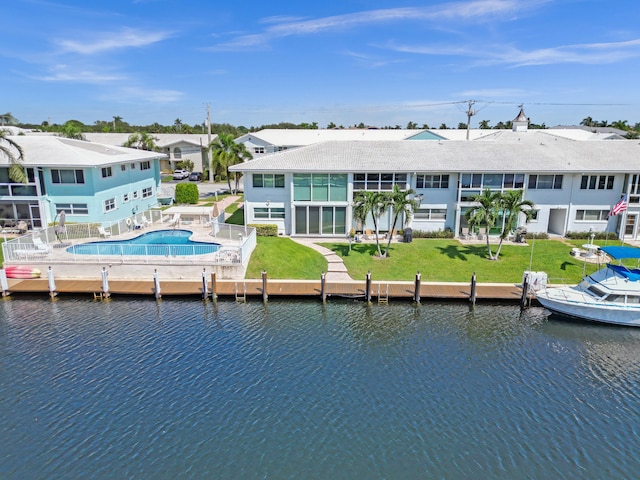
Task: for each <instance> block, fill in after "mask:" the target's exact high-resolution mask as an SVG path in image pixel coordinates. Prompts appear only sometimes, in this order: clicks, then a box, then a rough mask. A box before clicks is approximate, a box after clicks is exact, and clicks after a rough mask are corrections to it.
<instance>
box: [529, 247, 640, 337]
mask: <svg viewBox="0 0 640 480" xmlns="http://www.w3.org/2000/svg"><path fill="white" fill-rule="evenodd" d="M600 250H601V251H602V252H604V253H605V254H607V255H608V256H609V257H611V258H613V259H614V260H622V259H635V260H636V263H637V262H638V260H640V248H635V247H625V246H622V247H601V248H600ZM535 295H536V298H537V300H538V301H539V302H540V303H541V304H542V306H543V307H545V308H547V309H548V310H550V311H551V312H553V313H557V314H560V315H564V316H568V317H573V318H579V319H582V320H589V321H593V322H602V323H609V324H616V325H627V326H634V327H640V269H638V268H628V267H626V266H624V265H622V264H621V263H619V264H613V263H607V264H606V266H605V267H604V268H602V269H600V270H598V271H597V272H595V273H593V274H591V275H589V276H587V277H585V278H583V279H582V281H581V282H580V283H579V284H578V285H575V286H563V287H560V286H558V287H554V286H545V287H544V288H541V289H539V290H537V291H536V292H535Z"/></svg>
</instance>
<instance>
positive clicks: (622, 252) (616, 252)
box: [600, 247, 640, 260]
mask: <svg viewBox="0 0 640 480" xmlns="http://www.w3.org/2000/svg"><path fill="white" fill-rule="evenodd" d="M600 250H602V251H603V252H604V253H606V254H607V255H609V256H610V257H611V258H615V259H616V260H619V259H621V258H637V259H640V248H636V247H600Z"/></svg>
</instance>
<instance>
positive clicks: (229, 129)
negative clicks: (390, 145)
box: [0, 113, 640, 138]
mask: <svg viewBox="0 0 640 480" xmlns="http://www.w3.org/2000/svg"><path fill="white" fill-rule="evenodd" d="M3 125H16V126H19V127H22V128H29V129H34V130H41V131H45V132H55V133H59V134H62V135H64V136H68V137H73V138H81V133H82V132H84V133H114V132H115V133H131V132H140V133H147V134H155V133H185V134H187V133H196V134H204V133H207V131H208V129H207V125H206V123H204V122H203V123H200V124H194V125H189V124H187V123H183V122H182V120H180V119H179V118H176V119H175V120H174V122H173V124H172V125H161V124H159V123H157V122H156V123H152V124H151V125H131V124H129V123H128V122H126V121H125V120H124V119H123V118H122V117H120V116H114V117H113V118H112V119H111V120H96V121H95V122H94V123H93V125H86V124H84V123H82V122H80V121H79V120H68V121H67V122H65V123H64V124H56V123H49V122H48V121H43V122H42V123H40V124H39V125H36V124H26V123H20V122H19V121H18V119H17V118H15V117H14V116H13V115H12V114H11V113H5V114H0V127H1V126H3ZM580 125H582V126H585V127H594V128H595V127H611V128H616V129H618V130H623V131H625V132H627V133H626V136H627V138H638V137H639V136H640V122H638V123H636V124H634V125H630V124H629V122H628V121H627V120H616V121H615V122H611V123H609V122H608V121H607V120H602V121H599V120H594V119H593V118H591V117H586V118H584V119H583V120H582V121H581V122H580ZM512 127H513V122H512V121H511V120H507V121H504V122H503V121H499V122H498V123H496V124H494V125H491V124H490V123H489V120H480V121H479V123H478V128H480V129H483V130H487V129H498V130H500V129H507V130H508V129H511V128H512ZM318 128H320V127H319V126H318V122H310V123H309V122H302V123H291V122H280V123H272V124H266V125H260V126H251V127H245V126H243V125H239V126H234V125H231V124H228V123H212V124H211V133H212V134H217V135H222V134H225V135H231V136H232V137H233V138H237V137H240V136H241V135H244V134H245V133H249V132H257V131H259V130H264V129H292V130H293V129H309V130H317V129H318ZM326 128H328V129H345V128H360V129H384V130H400V129H402V128H403V127H402V126H400V125H394V126H390V125H387V126H384V127H374V126H369V125H367V124H365V123H364V122H360V123H355V124H353V125H351V126H348V127H344V126H343V125H337V124H336V123H334V122H329V123H328V124H327V126H326ZM405 128H406V129H408V130H418V129H420V130H427V129H431V128H433V127H430V126H429V125H428V124H426V123H423V124H421V125H419V124H418V123H416V122H413V121H409V122H408V123H407V125H406V127H405ZM449 128H458V129H466V128H467V124H466V123H463V122H460V123H458V125H457V127H449V126H448V125H447V124H446V123H441V124H440V126H439V127H437V129H438V130H446V129H449ZM529 128H531V129H543V128H547V126H546V125H545V124H544V123H542V124H536V123H529Z"/></svg>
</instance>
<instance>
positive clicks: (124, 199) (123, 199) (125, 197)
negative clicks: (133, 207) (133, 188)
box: [122, 193, 129, 203]
mask: <svg viewBox="0 0 640 480" xmlns="http://www.w3.org/2000/svg"><path fill="white" fill-rule="evenodd" d="M128 201H129V194H128V193H125V194H123V195H122V203H127V202H128Z"/></svg>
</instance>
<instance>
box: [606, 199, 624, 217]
mask: <svg viewBox="0 0 640 480" xmlns="http://www.w3.org/2000/svg"><path fill="white" fill-rule="evenodd" d="M626 210H627V197H626V195H623V196H622V197H620V200H618V203H616V204H615V205H614V206H613V207H612V208H611V212H609V215H618V214H619V213H621V212H624V211H626Z"/></svg>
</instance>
